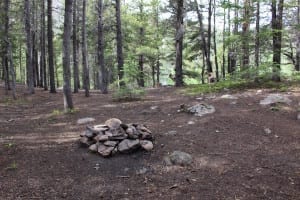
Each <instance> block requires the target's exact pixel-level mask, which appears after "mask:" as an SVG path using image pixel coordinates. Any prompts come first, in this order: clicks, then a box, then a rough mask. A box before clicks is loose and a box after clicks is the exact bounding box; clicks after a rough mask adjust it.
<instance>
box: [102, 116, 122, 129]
mask: <svg viewBox="0 0 300 200" xmlns="http://www.w3.org/2000/svg"><path fill="white" fill-rule="evenodd" d="M104 124H105V125H106V126H108V127H109V128H110V129H118V128H120V126H121V124H122V121H121V120H119V119H117V118H111V119H109V120H106V122H105V123H104Z"/></svg>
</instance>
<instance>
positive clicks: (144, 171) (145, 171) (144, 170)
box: [136, 167, 149, 175]
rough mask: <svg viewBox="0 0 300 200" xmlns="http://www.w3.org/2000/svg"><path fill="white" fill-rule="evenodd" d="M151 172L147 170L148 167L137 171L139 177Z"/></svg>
mask: <svg viewBox="0 0 300 200" xmlns="http://www.w3.org/2000/svg"><path fill="white" fill-rule="evenodd" d="M148 171H149V170H148V169H147V168H146V167H143V168H141V169H139V170H137V171H136V174H137V175H143V174H146V173H147V172H148Z"/></svg>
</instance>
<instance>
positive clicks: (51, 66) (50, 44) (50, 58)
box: [47, 0, 56, 93]
mask: <svg viewBox="0 0 300 200" xmlns="http://www.w3.org/2000/svg"><path fill="white" fill-rule="evenodd" d="M47 16H48V21H47V26H48V27H47V28H48V29H47V36H48V65H49V76H50V93H56V87H55V71H54V52H53V29H52V0H48V4H47Z"/></svg>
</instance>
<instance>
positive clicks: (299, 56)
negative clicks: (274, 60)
mask: <svg viewBox="0 0 300 200" xmlns="http://www.w3.org/2000/svg"><path fill="white" fill-rule="evenodd" d="M295 70H296V71H300V0H298V6H297V49H296V64H295Z"/></svg>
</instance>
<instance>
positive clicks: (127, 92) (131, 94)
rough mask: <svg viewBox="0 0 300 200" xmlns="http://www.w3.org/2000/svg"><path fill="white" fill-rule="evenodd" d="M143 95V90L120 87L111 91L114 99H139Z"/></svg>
mask: <svg viewBox="0 0 300 200" xmlns="http://www.w3.org/2000/svg"><path fill="white" fill-rule="evenodd" d="M144 96H145V90H143V89H139V88H128V87H122V88H119V89H117V90H115V91H114V92H113V95H112V98H113V100H114V101H139V100H141V99H142V98H143V97H144Z"/></svg>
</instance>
